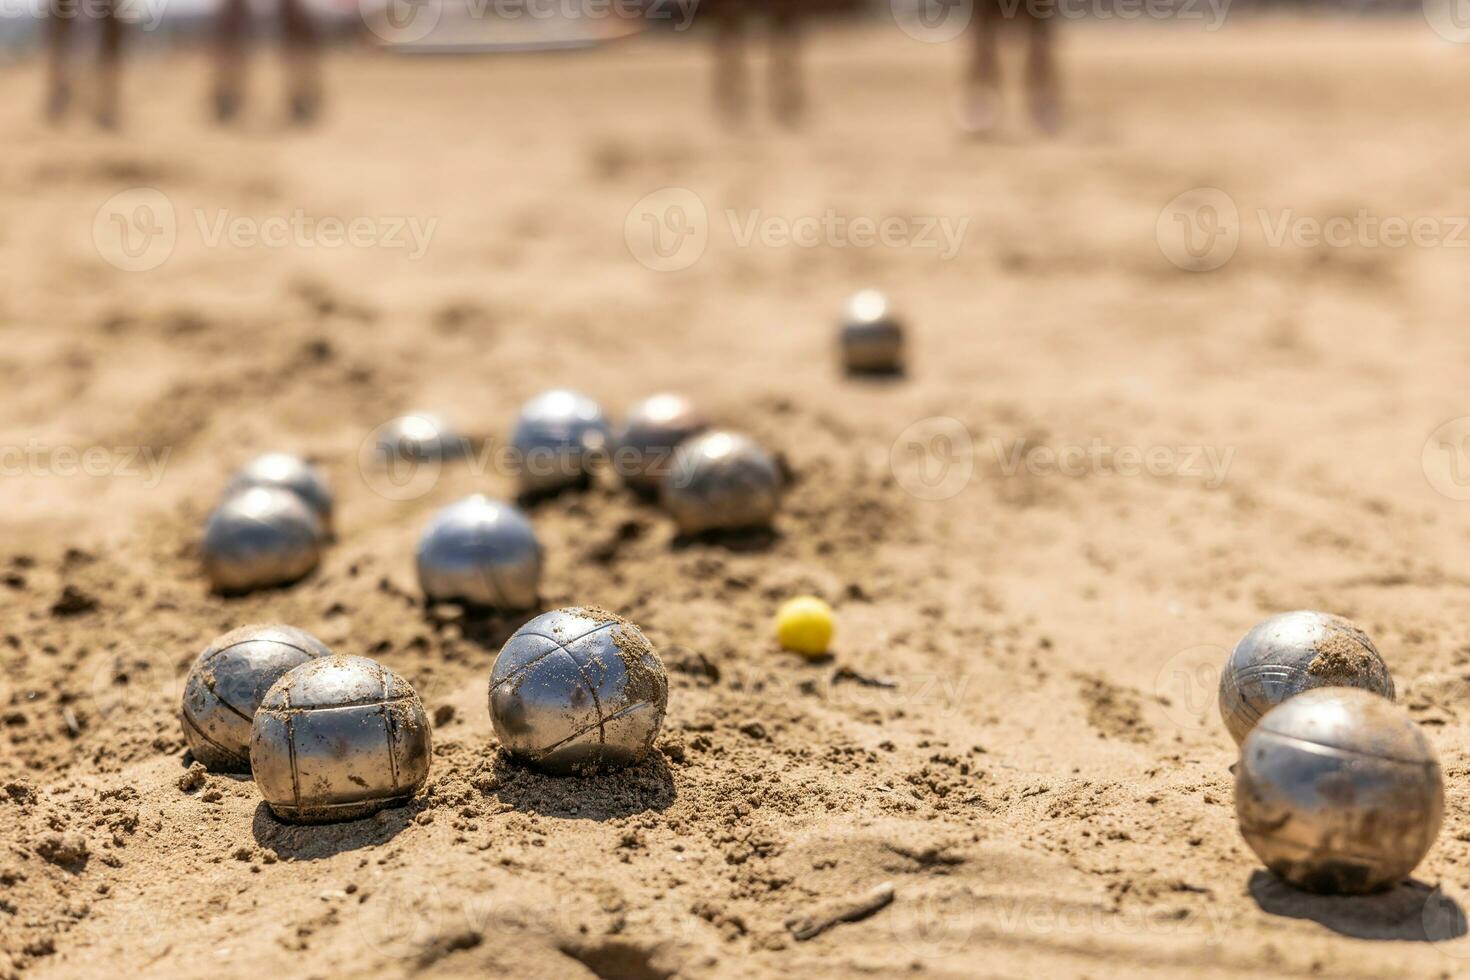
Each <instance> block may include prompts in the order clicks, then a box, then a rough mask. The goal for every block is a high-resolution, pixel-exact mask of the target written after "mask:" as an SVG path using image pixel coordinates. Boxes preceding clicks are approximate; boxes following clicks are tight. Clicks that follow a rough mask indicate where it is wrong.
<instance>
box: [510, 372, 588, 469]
mask: <svg viewBox="0 0 1470 980" xmlns="http://www.w3.org/2000/svg"><path fill="white" fill-rule="evenodd" d="M611 443H612V428H611V426H609V425H608V421H607V416H606V415H604V414H603V411H602V408H601V407H600V406H599V405H598V404H597V403H596V402H595V401H593V400H592V399H591V398H588V397H587V396H586V395H583V394H579V393H577V392H575V391H566V390H563V389H558V390H555V391H548V392H545V393H543V394H540V395H537V396H536V397H535V398H533V399H531V400H530V401H529V402H527V403H526V404H525V407H523V408H522V409H521V414H520V418H519V419H518V420H517V422H516V428H515V433H514V434H513V435H512V436H511V446H512V448H513V449H514V450H515V451H516V455H517V456H518V457H519V462H520V474H519V478H520V486H521V492H522V493H531V494H536V493H549V492H552V491H555V490H560V489H562V488H563V487H569V486H575V485H577V484H579V483H582V482H583V481H584V480H586V478H587V477H588V476H589V475H590V474H591V472H592V467H593V465H594V464H595V462H596V461H597V459H598V458H599V457H600V456H601V455H602V454H603V453H605V452H607V451H608V449H609V447H610V446H611Z"/></svg>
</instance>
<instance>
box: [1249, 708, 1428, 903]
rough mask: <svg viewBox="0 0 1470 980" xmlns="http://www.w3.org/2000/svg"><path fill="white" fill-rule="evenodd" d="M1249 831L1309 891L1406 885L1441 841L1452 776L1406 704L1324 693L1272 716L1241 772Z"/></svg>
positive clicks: (1268, 858) (1266, 855)
mask: <svg viewBox="0 0 1470 980" xmlns="http://www.w3.org/2000/svg"><path fill="white" fill-rule="evenodd" d="M1235 812H1236V816H1237V818H1238V819H1239V822H1240V832H1241V835H1242V836H1244V837H1245V840H1246V843H1248V844H1250V846H1251V850H1253V851H1255V852H1256V855H1257V856H1258V857H1259V858H1260V859H1261V860H1262V861H1263V862H1264V863H1265V865H1266V866H1267V867H1268V868H1270V869H1271V870H1272V871H1274V872H1275V873H1276V874H1278V875H1280V876H1281V877H1282V878H1284V879H1286V880H1287V881H1288V882H1290V883H1291V884H1293V885H1296V886H1297V887H1299V888H1305V889H1308V890H1310V891H1316V892H1328V893H1332V892H1338V893H1346V894H1361V893H1364V892H1372V891H1378V890H1380V889H1383V888H1387V887H1390V886H1391V885H1393V884H1395V883H1397V882H1399V881H1401V880H1402V879H1403V878H1405V877H1407V876H1408V875H1409V873H1410V872H1412V871H1413V870H1414V868H1415V867H1417V866H1418V864H1419V862H1420V861H1421V860H1423V859H1424V855H1425V854H1427V853H1428V852H1429V848H1430V846H1431V845H1432V844H1433V843H1434V839H1435V837H1436V836H1437V835H1438V834H1439V826H1440V820H1441V817H1442V816H1443V812H1444V781H1443V777H1442V776H1441V774H1440V769H1439V763H1438V761H1437V760H1436V759H1435V755H1434V750H1433V749H1432V748H1431V747H1430V745H1429V742H1428V741H1427V740H1426V739H1425V738H1424V734H1423V732H1421V731H1420V730H1419V726H1417V725H1415V724H1414V721H1413V719H1411V718H1410V717H1409V715H1408V712H1406V711H1404V710H1403V709H1402V708H1400V707H1399V706H1398V705H1396V704H1393V703H1392V702H1390V701H1387V700H1385V699H1383V698H1381V697H1379V696H1378V695H1376V694H1372V693H1370V692H1368V691H1363V690H1359V689H1356V688H1346V687H1330V688H1319V689H1317V690H1313V691H1307V692H1306V693H1304V694H1300V695H1298V696H1296V697H1294V698H1292V699H1291V700H1290V701H1287V702H1285V703H1284V704H1281V705H1279V706H1278V707H1276V708H1274V709H1272V710H1271V711H1270V712H1268V713H1267V714H1266V716H1265V717H1264V718H1262V719H1261V720H1260V722H1259V723H1258V724H1257V725H1256V727H1255V728H1254V729H1253V730H1252V731H1251V733H1250V735H1249V736H1247V738H1246V740H1245V745H1244V747H1243V749H1242V752H1241V758H1240V765H1239V766H1238V767H1237V768H1236V774H1235Z"/></svg>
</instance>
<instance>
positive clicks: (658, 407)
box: [616, 394, 709, 491]
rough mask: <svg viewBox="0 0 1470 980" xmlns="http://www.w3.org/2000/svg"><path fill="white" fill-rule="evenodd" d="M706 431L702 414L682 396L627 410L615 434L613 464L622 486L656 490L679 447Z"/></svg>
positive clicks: (648, 401) (650, 401)
mask: <svg viewBox="0 0 1470 980" xmlns="http://www.w3.org/2000/svg"><path fill="white" fill-rule="evenodd" d="M708 428H709V420H708V419H707V418H705V416H704V413H703V412H701V411H700V410H699V409H697V408H695V407H694V403H693V402H691V401H690V400H689V399H687V398H685V397H684V396H683V395H667V394H665V395H654V396H653V397H652V398H646V399H644V400H643V401H641V402H639V403H638V404H637V405H634V406H633V407H632V408H631V409H629V410H628V417H627V419H626V420H625V421H624V422H623V427H622V428H621V429H620V430H618V438H617V443H618V448H617V453H616V461H617V467H618V472H619V474H620V475H621V476H622V478H623V482H624V483H626V484H627V485H628V486H630V487H632V488H633V489H635V490H642V491H651V490H657V489H658V484H659V481H660V480H662V479H663V477H664V476H665V475H666V474H667V473H668V472H669V469H670V467H671V466H672V463H673V456H674V450H675V449H677V448H678V447H679V445H680V443H682V442H684V441H685V440H687V439H689V438H691V437H693V436H696V435H698V434H699V433H701V432H703V431H704V430H706V429H708Z"/></svg>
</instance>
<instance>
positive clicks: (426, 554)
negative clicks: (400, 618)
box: [418, 495, 541, 609]
mask: <svg viewBox="0 0 1470 980" xmlns="http://www.w3.org/2000/svg"><path fill="white" fill-rule="evenodd" d="M418 573H419V586H420V587H421V588H422V589H423V590H424V595H425V596H427V597H428V599H429V600H430V601H443V600H451V599H462V600H464V601H466V602H469V603H473V604H475V605H479V606H493V607H495V608H499V609H528V608H530V607H531V606H534V605H536V603H537V601H538V600H539V598H540V587H541V543H540V542H539V541H538V540H537V538H536V531H535V529H534V528H533V527H532V526H531V522H530V521H529V520H527V519H526V516H525V515H524V514H522V513H521V512H520V511H519V510H517V509H516V508H514V507H512V506H511V505H510V504H504V503H501V502H499V501H496V500H491V499H490V498H488V497H485V496H480V495H477V496H474V497H467V498H465V499H464V500H461V501H459V502H458V503H455V504H450V505H449V506H448V507H446V508H444V509H443V510H441V511H439V513H437V514H435V515H434V518H433V519H432V520H431V521H430V522H429V526H428V527H427V528H425V529H424V533H423V536H422V537H421V538H420V539H419V550H418Z"/></svg>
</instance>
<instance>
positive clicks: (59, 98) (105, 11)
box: [46, 0, 123, 129]
mask: <svg viewBox="0 0 1470 980" xmlns="http://www.w3.org/2000/svg"><path fill="white" fill-rule="evenodd" d="M118 6H119V4H118V0H96V2H95V5H94V4H92V3H82V2H81V0H51V2H50V3H48V4H47V7H46V63H47V84H46V118H48V119H50V120H51V121H52V122H60V121H61V120H62V118H63V117H65V116H66V111H67V109H68V108H70V106H71V97H72V83H71V74H72V73H71V66H70V65H69V64H68V58H67V54H68V43H69V41H70V39H71V35H72V29H73V26H74V25H75V24H76V22H77V21H78V20H79V19H81V18H82V17H84V16H92V15H95V16H96V17H97V19H98V20H99V21H100V26H101V29H102V39H101V44H100V46H99V48H98V55H97V70H98V75H99V78H98V82H97V102H96V105H95V106H94V111H95V113H96V118H97V124H98V125H99V126H102V127H104V128H106V129H111V128H113V127H115V126H116V125H117V98H118V91H117V90H118V71H119V68H120V66H121V62H122V45H123V22H122V18H121V17H120V16H119V10H118Z"/></svg>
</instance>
